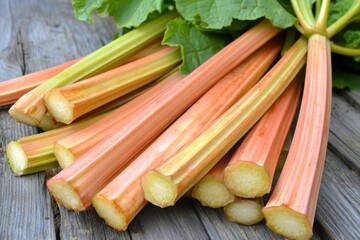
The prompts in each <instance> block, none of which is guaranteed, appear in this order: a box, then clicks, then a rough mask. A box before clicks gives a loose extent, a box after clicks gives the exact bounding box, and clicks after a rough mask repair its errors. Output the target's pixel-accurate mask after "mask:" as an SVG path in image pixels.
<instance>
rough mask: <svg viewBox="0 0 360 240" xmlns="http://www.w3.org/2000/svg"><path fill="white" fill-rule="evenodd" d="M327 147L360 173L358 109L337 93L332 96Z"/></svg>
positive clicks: (359, 119)
mask: <svg viewBox="0 0 360 240" xmlns="http://www.w3.org/2000/svg"><path fill="white" fill-rule="evenodd" d="M329 148H330V149H331V150H332V151H334V152H335V153H337V154H339V155H340V156H341V159H342V160H343V161H344V162H345V163H346V164H347V165H348V166H349V167H350V168H351V169H353V170H354V171H356V172H357V173H360V111H359V110H357V109H356V108H354V107H353V105H352V104H351V103H349V102H347V101H345V100H344V98H342V97H341V96H340V95H339V94H338V93H334V94H333V98H332V112H331V123H330V135H329Z"/></svg>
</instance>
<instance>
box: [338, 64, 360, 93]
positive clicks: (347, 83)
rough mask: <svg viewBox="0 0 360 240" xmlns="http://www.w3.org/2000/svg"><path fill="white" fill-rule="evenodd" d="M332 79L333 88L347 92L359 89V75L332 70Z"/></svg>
mask: <svg viewBox="0 0 360 240" xmlns="http://www.w3.org/2000/svg"><path fill="white" fill-rule="evenodd" d="M332 77H333V87H335V88H339V89H344V88H348V89H349V90H355V89H360V75H358V74H355V73H352V72H348V71H343V70H341V69H339V68H334V69H333V73H332Z"/></svg>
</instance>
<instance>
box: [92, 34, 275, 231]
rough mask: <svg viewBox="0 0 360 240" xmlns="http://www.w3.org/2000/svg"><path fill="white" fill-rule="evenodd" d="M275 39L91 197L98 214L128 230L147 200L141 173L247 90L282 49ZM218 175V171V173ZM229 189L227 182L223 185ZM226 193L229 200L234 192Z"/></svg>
mask: <svg viewBox="0 0 360 240" xmlns="http://www.w3.org/2000/svg"><path fill="white" fill-rule="evenodd" d="M278 40H279V39H274V40H272V41H271V43H269V44H268V45H266V46H264V47H263V48H261V49H260V50H258V51H257V52H256V53H255V54H253V55H252V56H250V57H249V58H248V59H246V60H245V61H244V62H243V63H241V64H240V65H239V66H237V67H236V68H235V69H234V70H232V71H231V72H230V73H229V74H228V75H227V76H226V77H224V78H223V79H222V80H220V81H219V82H218V83H217V84H216V85H214V86H213V87H212V88H211V89H210V90H209V91H207V92H206V93H205V94H204V95H203V96H202V97H201V99H199V100H198V101H197V102H196V103H195V104H194V105H193V106H192V107H191V108H189V109H188V110H187V111H186V112H185V113H184V114H183V115H182V116H181V117H179V119H178V120H177V121H176V122H174V123H173V124H172V125H171V126H170V127H169V128H168V129H167V130H166V131H165V132H164V133H162V134H161V136H159V137H158V138H157V139H156V140H155V141H154V143H152V144H151V145H150V146H149V147H148V148H147V149H146V150H145V151H144V152H143V153H142V154H141V155H139V157H137V158H136V159H135V160H134V161H133V162H132V163H131V164H130V165H129V166H128V167H127V168H126V169H125V170H124V171H122V172H121V173H120V174H119V175H118V176H117V177H116V178H115V179H114V180H113V181H111V182H110V183H109V184H108V185H107V186H106V187H105V188H104V189H102V190H101V191H100V192H99V193H98V194H96V196H95V197H94V198H93V199H92V203H93V206H94V207H95V209H96V211H97V212H98V214H99V215H100V216H101V217H102V218H104V219H105V221H106V222H107V223H108V224H109V225H110V226H112V227H114V228H116V229H118V230H125V229H126V228H127V226H128V224H129V223H130V221H131V220H132V219H133V218H134V217H135V215H136V214H137V213H138V212H139V211H140V210H141V209H142V208H143V207H144V206H145V204H146V200H145V197H144V193H143V191H142V189H141V185H140V177H141V176H142V175H143V174H144V173H146V171H148V170H149V169H151V168H153V167H155V166H156V165H158V164H160V163H161V161H163V160H166V158H167V157H169V156H171V155H173V154H174V153H176V152H177V151H179V150H180V149H181V148H183V147H185V146H186V145H187V144H189V143H190V142H191V141H192V140H193V139H194V138H196V137H197V136H198V135H199V134H201V133H202V132H203V131H205V130H206V129H207V128H208V127H209V126H210V125H211V123H212V122H213V121H215V119H216V118H218V117H219V116H220V115H221V114H222V113H223V112H225V111H226V109H228V108H229V107H230V106H231V105H232V104H233V103H234V102H235V101H236V100H237V99H238V98H240V97H241V96H242V95H243V94H244V93H245V92H247V91H248V90H249V89H250V88H251V87H252V86H253V85H254V84H255V83H256V81H257V80H258V79H259V78H260V77H261V76H262V75H263V73H264V72H265V71H266V69H267V68H268V67H269V66H270V65H271V63H272V62H273V61H274V59H275V57H276V56H277V54H278V53H279V51H280V48H281V41H278ZM216 175H217V174H216ZM222 190H224V192H226V189H225V186H224V187H223V189H222ZM229 195H230V196H223V198H226V199H225V202H226V203H228V202H229V201H231V200H232V199H233V196H232V195H231V194H229Z"/></svg>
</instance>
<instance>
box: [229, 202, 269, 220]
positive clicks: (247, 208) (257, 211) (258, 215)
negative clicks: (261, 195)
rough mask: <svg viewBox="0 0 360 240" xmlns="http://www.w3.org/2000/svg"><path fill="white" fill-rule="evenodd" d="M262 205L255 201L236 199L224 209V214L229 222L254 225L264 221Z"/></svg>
mask: <svg viewBox="0 0 360 240" xmlns="http://www.w3.org/2000/svg"><path fill="white" fill-rule="evenodd" d="M261 209H262V205H261V204H260V202H259V201H257V200H255V199H241V198H239V199H236V201H234V202H232V203H230V204H228V205H226V206H225V207H224V213H225V215H226V217H227V218H228V219H229V221H231V222H235V223H238V224H243V225H254V224H257V223H259V222H261V221H262V220H263V219H264V215H263V213H262V212H261Z"/></svg>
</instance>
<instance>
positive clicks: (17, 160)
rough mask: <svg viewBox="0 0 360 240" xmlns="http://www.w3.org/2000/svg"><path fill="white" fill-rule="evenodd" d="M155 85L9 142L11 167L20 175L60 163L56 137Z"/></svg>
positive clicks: (8, 157)
mask: <svg viewBox="0 0 360 240" xmlns="http://www.w3.org/2000/svg"><path fill="white" fill-rule="evenodd" d="M152 86H153V84H148V85H146V86H144V87H142V88H139V89H137V90H136V91H133V92H131V93H128V94H126V95H125V96H122V97H121V98H119V99H116V100H115V101H113V102H111V103H109V104H106V105H104V106H102V107H101V108H97V109H96V111H92V112H90V113H89V114H87V116H86V118H84V119H82V120H81V121H78V122H76V123H73V124H71V125H69V126H63V127H61V128H57V129H53V130H51V131H47V132H42V133H39V134H35V135H32V136H27V137H23V138H20V139H18V140H17V141H12V142H10V143H9V144H8V145H7V146H6V154H7V160H8V163H9V166H10V169H11V170H12V172H13V173H14V174H15V175H16V176H21V175H25V174H32V173H36V172H40V171H44V170H47V169H51V168H54V167H58V166H59V163H58V161H57V159H56V157H55V155H54V143H55V141H57V140H59V139H62V138H65V137H66V136H69V135H73V134H75V133H76V132H78V131H80V130H81V129H84V128H87V127H88V126H90V125H92V124H94V123H95V122H97V121H99V120H100V119H102V118H104V117H105V116H106V115H108V114H109V113H110V112H111V111H114V109H116V108H117V107H119V106H121V105H123V104H124V103H126V102H128V101H130V100H131V99H133V98H135V97H137V96H138V95H140V94H142V93H144V92H145V91H147V90H148V89H149V88H150V87H152Z"/></svg>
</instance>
